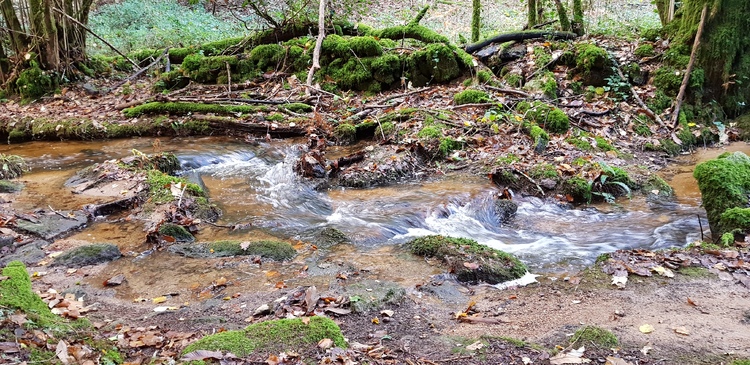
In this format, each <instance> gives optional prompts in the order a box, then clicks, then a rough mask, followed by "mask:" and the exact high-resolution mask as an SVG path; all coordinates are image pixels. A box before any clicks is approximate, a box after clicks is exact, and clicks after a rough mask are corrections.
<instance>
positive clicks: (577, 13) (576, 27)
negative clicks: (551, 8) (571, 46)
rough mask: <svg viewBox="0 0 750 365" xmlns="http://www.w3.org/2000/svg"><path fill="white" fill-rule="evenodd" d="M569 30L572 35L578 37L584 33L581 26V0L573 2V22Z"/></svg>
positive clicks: (582, 25)
mask: <svg viewBox="0 0 750 365" xmlns="http://www.w3.org/2000/svg"><path fill="white" fill-rule="evenodd" d="M570 28H571V30H572V31H573V33H575V34H578V35H579V36H582V35H584V33H586V30H585V27H584V24H583V4H582V3H581V0H573V22H572V23H571V24H570Z"/></svg>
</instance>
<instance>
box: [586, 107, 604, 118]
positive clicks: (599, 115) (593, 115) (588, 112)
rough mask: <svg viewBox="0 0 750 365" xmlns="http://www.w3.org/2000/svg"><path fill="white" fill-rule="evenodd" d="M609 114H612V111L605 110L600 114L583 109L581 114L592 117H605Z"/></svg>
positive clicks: (599, 112)
mask: <svg viewBox="0 0 750 365" xmlns="http://www.w3.org/2000/svg"><path fill="white" fill-rule="evenodd" d="M609 112H610V109H604V110H602V111H598V112H597V111H593V110H587V109H582V110H581V114H586V115H590V116H592V117H601V116H603V115H607V114H609Z"/></svg>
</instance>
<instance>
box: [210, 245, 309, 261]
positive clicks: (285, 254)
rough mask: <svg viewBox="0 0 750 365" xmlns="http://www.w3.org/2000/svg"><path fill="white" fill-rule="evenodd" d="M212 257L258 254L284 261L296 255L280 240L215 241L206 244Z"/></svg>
mask: <svg viewBox="0 0 750 365" xmlns="http://www.w3.org/2000/svg"><path fill="white" fill-rule="evenodd" d="M243 246H245V248H243ZM208 248H209V249H210V250H211V251H212V252H213V255H212V256H214V257H225V256H260V257H262V258H266V259H270V260H275V261H285V260H289V259H291V258H293V257H294V256H296V255H297V251H296V250H295V249H294V247H292V245H290V244H289V243H287V242H281V241H270V240H262V241H253V242H244V243H243V242H239V241H217V242H212V243H209V244H208Z"/></svg>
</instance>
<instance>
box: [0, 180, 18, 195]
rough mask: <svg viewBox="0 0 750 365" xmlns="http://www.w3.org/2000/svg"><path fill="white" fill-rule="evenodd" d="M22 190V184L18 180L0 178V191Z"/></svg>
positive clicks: (15, 191) (14, 191) (13, 191)
mask: <svg viewBox="0 0 750 365" xmlns="http://www.w3.org/2000/svg"><path fill="white" fill-rule="evenodd" d="M21 190H23V184H22V183H20V182H15V181H9V180H0V193H17V192H19V191H21Z"/></svg>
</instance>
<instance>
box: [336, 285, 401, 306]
mask: <svg viewBox="0 0 750 365" xmlns="http://www.w3.org/2000/svg"><path fill="white" fill-rule="evenodd" d="M344 294H346V295H348V296H349V303H350V306H351V309H352V311H353V312H356V313H367V312H373V311H377V310H379V309H382V308H384V307H386V306H388V305H399V304H401V302H402V301H403V300H404V298H406V290H405V289H404V288H402V287H401V286H399V285H398V284H397V283H393V282H388V281H381V280H364V281H361V282H357V283H354V284H350V285H347V286H346V288H345V291H344Z"/></svg>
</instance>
